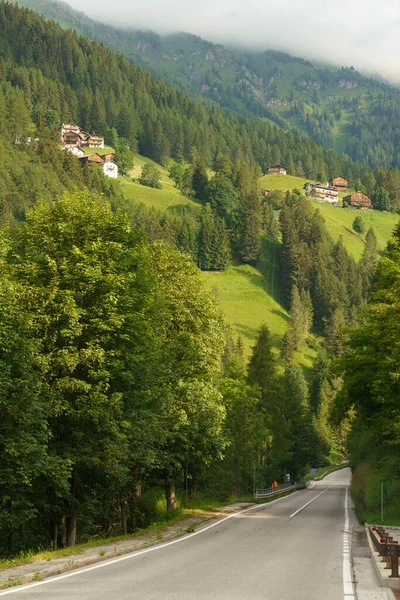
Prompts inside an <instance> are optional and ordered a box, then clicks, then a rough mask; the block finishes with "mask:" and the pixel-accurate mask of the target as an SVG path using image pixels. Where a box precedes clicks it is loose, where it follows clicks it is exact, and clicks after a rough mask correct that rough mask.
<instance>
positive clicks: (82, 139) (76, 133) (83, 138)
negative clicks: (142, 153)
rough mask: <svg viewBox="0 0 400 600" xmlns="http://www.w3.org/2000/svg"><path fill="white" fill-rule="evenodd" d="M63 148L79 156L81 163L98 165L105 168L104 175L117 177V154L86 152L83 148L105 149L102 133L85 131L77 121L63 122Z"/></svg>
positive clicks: (61, 135) (61, 139)
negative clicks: (76, 123) (96, 133)
mask: <svg viewBox="0 0 400 600" xmlns="http://www.w3.org/2000/svg"><path fill="white" fill-rule="evenodd" d="M60 142H61V148H62V149H63V150H66V151H67V152H71V153H72V154H73V155H74V156H76V157H77V158H78V160H79V161H80V162H81V165H82V166H84V165H85V164H88V165H97V166H100V167H101V168H102V170H103V173H104V175H106V176H107V177H112V178H114V179H116V178H117V177H118V165H117V164H116V163H115V154H113V153H109V154H103V155H100V154H99V153H98V152H91V153H89V154H86V152H84V150H82V148H85V147H86V148H93V149H103V148H104V137H103V136H101V135H95V134H89V133H87V132H86V131H83V129H81V128H80V127H79V125H75V123H63V124H62V126H61V132H60Z"/></svg>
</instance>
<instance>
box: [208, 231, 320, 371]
mask: <svg viewBox="0 0 400 600" xmlns="http://www.w3.org/2000/svg"><path fill="white" fill-rule="evenodd" d="M277 252H278V244H276V243H272V242H271V241H269V240H268V238H267V237H266V236H264V237H263V247H262V253H261V257H260V261H259V264H258V268H257V269H256V268H254V267H251V266H249V265H239V266H231V267H229V268H228V269H227V270H226V271H223V272H221V273H218V272H217V273H215V272H209V273H203V274H202V277H203V280H204V283H205V285H206V286H207V287H208V289H209V290H210V291H212V292H213V293H214V294H215V296H216V298H217V300H218V303H219V306H220V308H221V310H222V312H223V314H224V316H225V319H226V322H227V324H228V325H229V326H230V327H231V330H232V333H233V334H234V336H235V337H236V336H239V335H240V336H241V337H242V340H243V345H244V349H245V356H246V358H248V357H249V355H250V352H251V348H252V346H253V345H254V343H255V341H256V337H257V332H258V329H259V327H260V325H261V324H262V323H266V324H267V325H268V327H269V329H270V331H271V336H272V341H273V346H274V349H275V351H276V353H277V354H279V350H280V347H281V342H282V337H283V335H284V333H285V331H286V329H287V324H288V319H289V315H288V313H287V311H286V310H285V308H283V306H282V299H281V297H280V293H279V283H278V277H279V265H278V260H277ZM314 358H315V350H314V349H312V348H309V347H308V346H307V345H304V347H303V348H302V351H301V352H298V353H297V354H296V362H297V363H298V364H299V365H300V366H301V367H302V368H303V370H304V374H305V376H306V377H307V378H308V379H310V378H311V367H312V364H313V361H314Z"/></svg>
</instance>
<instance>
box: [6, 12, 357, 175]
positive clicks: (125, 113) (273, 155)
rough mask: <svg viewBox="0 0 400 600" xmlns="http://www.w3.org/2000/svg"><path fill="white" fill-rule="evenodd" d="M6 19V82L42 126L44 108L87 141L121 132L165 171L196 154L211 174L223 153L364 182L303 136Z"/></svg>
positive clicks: (72, 36) (75, 39)
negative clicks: (89, 134)
mask: <svg viewBox="0 0 400 600" xmlns="http://www.w3.org/2000/svg"><path fill="white" fill-rule="evenodd" d="M0 17H1V20H0V36H1V44H0V78H1V80H4V81H5V82H10V83H11V84H12V85H13V86H18V88H19V89H20V90H21V92H22V94H23V96H24V102H25V105H26V107H27V110H28V111H29V112H30V114H31V118H32V120H33V121H34V123H35V124H36V125H37V124H38V115H39V111H40V108H44V109H45V110H46V111H47V116H46V119H47V122H48V123H60V122H61V121H62V120H63V121H76V122H78V123H79V125H80V126H81V127H83V128H84V129H85V130H87V131H95V132H105V134H106V139H109V138H111V137H114V132H117V134H118V135H119V136H120V137H123V138H125V139H126V140H127V141H128V143H129V144H130V146H131V148H132V150H135V148H138V149H139V151H140V152H141V154H143V155H145V156H148V157H150V158H153V159H155V160H156V161H157V162H160V163H161V164H163V163H165V162H166V161H168V159H169V158H170V157H173V158H175V159H179V158H186V159H188V158H190V155H191V152H192V148H193V147H196V148H197V150H198V151H199V152H200V154H201V156H202V158H203V160H204V162H205V164H206V165H207V166H213V161H214V159H215V156H216V154H217V152H222V153H225V154H227V155H228V156H229V157H230V158H231V160H242V159H243V160H245V161H246V162H247V163H248V164H250V165H254V164H255V163H258V164H259V165H260V166H261V169H262V170H263V171H264V172H265V170H266V169H267V168H268V166H269V165H270V164H271V162H272V163H274V162H280V161H283V162H284V163H286V164H287V165H288V167H289V170H290V171H292V172H294V171H295V169H299V170H301V171H302V172H303V173H304V174H305V175H306V177H310V178H317V177H318V178H321V179H323V178H324V177H327V176H328V177H331V176H336V175H337V174H338V173H340V174H341V175H342V176H345V177H346V178H347V179H349V180H350V181H352V180H355V179H357V178H360V177H363V176H364V174H365V168H364V167H363V166H362V164H361V163H354V162H353V161H352V160H351V159H350V158H349V157H347V156H346V155H343V154H338V153H336V152H334V151H332V150H326V149H323V148H322V147H321V146H319V145H318V144H316V143H315V142H313V141H312V140H311V139H309V138H307V137H306V136H304V135H293V134H292V133H289V132H285V131H283V130H282V129H281V128H279V127H277V126H275V125H271V123H269V122H268V121H266V120H261V119H250V118H246V117H242V116H236V115H234V114H232V113H231V114H229V115H227V114H225V113H224V112H223V111H221V110H218V109H217V107H216V106H215V105H212V106H204V105H203V104H202V103H200V102H198V101H194V100H192V99H190V98H189V97H188V96H187V95H184V94H182V93H181V92H179V91H177V90H175V89H173V88H172V87H171V86H169V85H167V84H166V83H164V82H163V81H156V80H155V79H154V77H153V76H152V75H150V74H149V73H146V72H145V71H144V70H143V69H141V68H137V67H135V66H134V65H133V64H132V63H129V62H128V61H127V60H126V59H125V58H124V57H123V56H122V55H120V54H117V53H116V52H115V51H114V50H111V49H107V48H105V47H103V46H102V45H99V44H96V43H91V42H90V41H89V40H88V39H87V38H84V37H80V36H78V35H77V34H76V33H75V32H72V31H63V30H62V29H61V28H59V27H58V26H57V25H55V24H54V23H53V22H51V21H46V20H45V19H43V18H39V17H38V16H37V15H35V14H34V13H33V12H28V11H26V10H22V9H18V8H15V7H13V6H12V5H9V4H4V3H2V4H1V5H0ZM49 111H50V112H49ZM26 129H27V126H26V127H25V130H26Z"/></svg>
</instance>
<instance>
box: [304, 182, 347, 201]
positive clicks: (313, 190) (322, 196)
mask: <svg viewBox="0 0 400 600" xmlns="http://www.w3.org/2000/svg"><path fill="white" fill-rule="evenodd" d="M304 189H305V191H306V194H307V195H308V196H312V197H313V198H315V199H316V200H322V201H323V202H329V204H338V202H339V192H338V191H337V190H336V189H335V188H333V187H330V186H328V185H322V184H320V183H306V184H305V185H304Z"/></svg>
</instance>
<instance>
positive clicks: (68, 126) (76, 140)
mask: <svg viewBox="0 0 400 600" xmlns="http://www.w3.org/2000/svg"><path fill="white" fill-rule="evenodd" d="M60 139H61V142H62V143H63V145H64V148H66V147H72V146H78V147H79V148H80V147H81V146H89V148H104V137H103V136H101V135H90V134H89V133H87V131H84V130H83V129H81V128H80V127H79V125H75V123H63V124H62V125H61V132H60Z"/></svg>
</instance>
